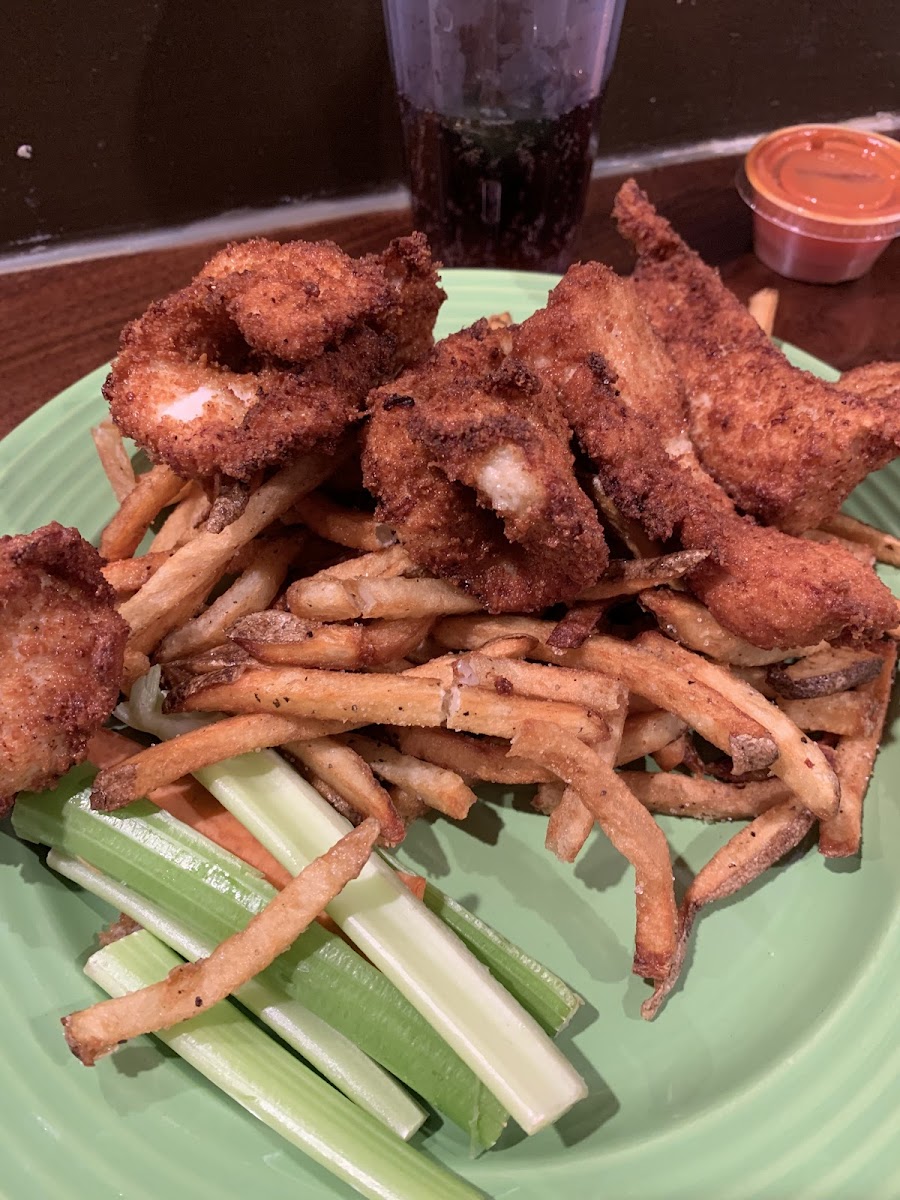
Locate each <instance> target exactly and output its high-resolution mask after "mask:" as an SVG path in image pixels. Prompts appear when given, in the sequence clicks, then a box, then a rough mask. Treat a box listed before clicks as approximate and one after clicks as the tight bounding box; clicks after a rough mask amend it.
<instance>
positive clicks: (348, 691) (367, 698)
mask: <svg viewBox="0 0 900 1200" xmlns="http://www.w3.org/2000/svg"><path fill="white" fill-rule="evenodd" d="M222 675H224V676H225V678H220V677H218V676H216V675H205V676H199V677H198V678H197V679H196V680H194V681H193V683H192V684H188V685H187V686H185V687H182V688H174V689H173V690H172V691H171V692H169V694H168V697H167V699H166V708H167V711H169V712H234V713H239V712H249V713H252V712H273V711H275V712H280V715H281V716H293V717H315V718H318V719H321V720H323V721H343V722H345V723H346V724H347V725H352V726H359V725H440V724H442V723H443V720H444V701H445V693H444V688H443V687H442V686H441V684H440V683H439V682H438V681H437V680H435V679H428V678H426V679H418V678H410V677H409V676H407V675H366V674H351V673H349V672H346V671H321V670H315V669H310V670H304V669H302V668H299V667H258V668H250V669H248V670H244V671H242V672H241V673H239V674H238V675H237V677H236V678H230V675H231V673H230V672H223V673H222Z"/></svg>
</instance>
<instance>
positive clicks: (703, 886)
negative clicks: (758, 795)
mask: <svg viewBox="0 0 900 1200" xmlns="http://www.w3.org/2000/svg"><path fill="white" fill-rule="evenodd" d="M814 821H815V817H814V816H813V814H812V813H811V812H809V810H808V809H806V808H804V806H803V805H802V804H800V803H799V802H798V801H797V800H796V799H793V798H792V799H790V800H783V801H781V802H780V803H779V804H775V805H773V807H771V808H768V809H766V810H765V811H764V812H762V813H760V815H759V816H758V817H756V818H755V819H754V820H753V821H751V823H750V824H749V825H747V826H746V827H745V828H744V829H742V830H741V831H740V832H739V833H736V834H735V835H734V837H733V838H731V840H730V841H728V842H726V844H725V845H724V846H723V847H722V849H721V850H719V851H717V853H716V854H714V855H713V857H712V858H711V859H710V860H709V862H708V863H707V864H706V866H704V867H702V868H701V869H700V871H698V873H697V874H696V875H695V876H694V879H693V881H692V882H691V884H690V886H689V888H688V890H687V892H686V893H685V896H684V899H683V900H682V902H681V909H680V913H679V935H678V948H677V951H676V954H675V957H674V959H673V962H672V965H671V968H670V970H669V972H668V974H667V975H666V977H665V978H664V979H661V980H660V981H659V982H658V983H657V985H656V987H655V989H654V992H653V995H652V996H651V997H650V998H649V999H647V1000H645V1001H644V1003H643V1004H642V1005H641V1016H642V1017H643V1018H644V1019H645V1020H647V1021H652V1020H653V1018H654V1017H655V1016H656V1014H657V1013H658V1012H659V1010H660V1008H661V1007H662V1004H663V1002H664V1001H665V999H666V997H667V996H668V995H669V993H670V992H671V990H672V988H673V987H674V986H675V984H676V983H677V982H678V977H679V975H680V974H681V969H682V967H683V966H684V957H685V952H686V950H687V943H688V939H689V937H690V935H691V930H692V929H693V926H694V922H695V921H696V919H697V915H698V914H699V913H700V911H701V909H703V908H705V907H706V906H707V905H708V904H712V903H713V902H714V901H715V900H723V899H725V897H726V896H731V895H733V894H734V893H735V892H737V891H740V889H741V888H743V887H746V886H747V884H748V883H752V882H753V880H754V879H758V878H759V876H760V875H762V874H763V872H764V871H767V870H768V869H769V867H771V866H774V864H775V863H777V862H778V861H779V859H782V858H784V856H785V855H786V854H788V853H790V851H791V850H793V849H794V848H795V847H796V846H798V845H799V843H800V842H801V841H802V840H803V838H804V837H806V835H807V833H809V831H810V829H811V828H812V825H813V822H814Z"/></svg>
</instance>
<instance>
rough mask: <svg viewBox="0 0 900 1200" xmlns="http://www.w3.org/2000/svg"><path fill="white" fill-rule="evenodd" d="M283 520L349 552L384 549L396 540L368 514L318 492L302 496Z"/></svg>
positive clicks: (388, 530) (385, 527) (386, 528)
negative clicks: (296, 523) (303, 526)
mask: <svg viewBox="0 0 900 1200" xmlns="http://www.w3.org/2000/svg"><path fill="white" fill-rule="evenodd" d="M282 520H283V521H285V523H289V524H293V523H294V522H300V523H302V524H303V525H305V526H306V527H307V529H311V530H312V532H313V533H315V534H318V536H319V537H321V538H325V540H326V541H329V542H335V543H336V544H337V545H338V546H347V547H348V548H349V549H351V550H366V551H372V550H383V549H385V547H386V546H391V545H393V544H394V543H395V542H396V540H397V538H396V536H395V535H394V533H393V531H392V530H390V529H388V527H387V526H386V525H380V524H379V523H378V522H377V521H376V520H375V518H374V517H373V516H372V515H371V514H370V513H364V512H358V511H354V510H353V509H349V508H345V507H344V506H343V505H342V504H338V503H336V502H335V501H334V500H331V499H329V497H328V496H324V495H323V494H322V493H321V492H310V493H309V495H308V496H304V497H303V499H302V500H301V501H300V502H299V503H297V504H295V505H294V506H293V507H292V508H291V509H289V510H288V512H286V513H285V515H284V517H283V518H282Z"/></svg>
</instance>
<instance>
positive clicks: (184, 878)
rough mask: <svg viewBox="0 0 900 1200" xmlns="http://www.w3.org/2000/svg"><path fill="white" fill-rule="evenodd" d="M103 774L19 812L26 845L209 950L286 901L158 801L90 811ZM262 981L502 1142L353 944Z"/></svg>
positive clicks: (314, 933) (308, 955)
mask: <svg viewBox="0 0 900 1200" xmlns="http://www.w3.org/2000/svg"><path fill="white" fill-rule="evenodd" d="M95 773H96V772H95V771H94V768H93V767H90V766H88V765H86V764H85V765H82V766H80V767H76V768H74V769H73V770H72V771H70V772H69V774H68V775H66V776H65V777H64V778H63V779H62V780H60V782H59V783H58V784H57V785H56V787H55V788H54V789H53V791H51V792H44V793H42V794H41V795H27V794H23V795H20V796H19V798H18V800H17V802H16V807H15V809H14V810H13V828H14V829H15V831H16V834H17V835H18V836H19V837H20V838H22V839H23V840H24V841H29V842H38V843H40V844H42V845H45V846H55V847H57V848H58V849H60V850H62V851H64V852H65V853H66V854H69V855H72V856H74V857H77V858H81V859H83V860H84V861H86V862H88V863H90V864H91V866H93V867H96V868H97V869H98V870H100V871H102V872H104V874H106V875H109V876H111V877H112V878H113V879H115V880H116V881H118V882H120V883H123V884H125V885H126V886H127V887H129V888H131V889H132V890H134V891H135V892H137V893H138V894H139V895H140V896H142V897H144V898H145V899H147V900H150V901H152V902H153V903H154V904H155V905H158V906H159V907H160V908H162V909H163V910H164V911H165V912H167V913H168V914H169V915H170V916H173V917H176V918H177V919H178V920H179V921H182V922H184V924H185V926H186V928H187V929H188V931H189V932H190V933H191V934H192V935H193V936H195V937H200V938H202V939H203V940H204V941H207V942H212V943H218V942H221V941H223V940H224V939H225V938H226V937H228V936H230V935H231V934H232V933H234V932H235V931H236V930H238V929H243V928H244V926H245V925H246V924H247V922H248V921H249V919H250V918H251V917H252V916H253V915H254V914H255V913H257V912H259V911H260V910H261V909H262V908H264V907H265V905H266V904H268V902H269V901H270V900H271V899H272V897H273V896H274V895H275V889H274V888H273V887H272V886H271V884H269V883H268V882H267V881H266V880H265V879H263V878H262V877H261V876H260V875H259V873H258V872H257V871H255V870H254V869H253V868H251V867H247V865H246V864H245V863H244V862H242V860H241V859H238V858H235V856H234V855H232V854H229V853H228V852H227V851H225V850H221V849H220V848H219V847H218V846H216V845H215V843H214V842H211V841H210V840H209V838H207V837H205V836H204V835H203V834H201V833H198V832H197V831H196V830H194V829H191V828H190V827H189V826H187V825H185V824H183V823H182V822H181V821H178V820H176V819H175V818H174V817H172V816H170V815H169V814H168V813H166V812H164V811H162V810H161V809H158V808H156V807H155V806H154V805H152V804H150V803H149V802H147V801H143V800H142V801H138V802H137V803H135V804H130V805H128V807H127V808H123V809H120V810H119V811H118V812H114V813H101V812H96V811H95V810H94V809H92V808H91V805H90V786H91V782H92V780H93V777H94V775H95ZM263 976H264V977H265V979H266V980H267V981H268V982H270V983H272V984H273V985H274V986H277V987H278V988H279V989H281V990H282V991H284V992H285V993H286V994H287V995H288V996H290V997H291V998H292V999H296V1000H299V1001H300V1002H301V1003H302V1004H304V1005H305V1006H306V1007H307V1008H308V1009H310V1010H311V1011H312V1012H314V1013H315V1014H316V1015H317V1016H319V1017H321V1018H322V1019H323V1020H325V1021H327V1022H328V1024H329V1025H331V1026H332V1027H333V1028H335V1029H337V1030H338V1031H339V1032H340V1033H343V1034H344V1036H345V1037H347V1038H349V1039H350V1040H351V1041H352V1042H354V1043H355V1044H356V1045H357V1046H359V1048H360V1049H361V1050H362V1051H364V1052H365V1053H366V1054H368V1055H369V1057H370V1058H372V1059H374V1060H375V1061H376V1062H378V1063H380V1064H381V1066H383V1067H384V1068H385V1069H386V1070H388V1071H390V1072H391V1074H393V1075H395V1076H397V1078H398V1079H400V1080H402V1082H403V1083H405V1084H406V1085H407V1086H408V1087H410V1088H411V1089H412V1090H413V1091H414V1092H416V1093H417V1094H418V1095H419V1096H421V1097H422V1098H423V1099H424V1100H425V1101H427V1103H429V1104H430V1105H431V1106H432V1107H433V1108H435V1109H437V1111H438V1112H440V1113H443V1114H444V1115H445V1116H447V1117H448V1118H449V1119H450V1120H451V1121H454V1122H455V1123H456V1124H457V1125H459V1126H460V1127H461V1128H462V1129H464V1130H466V1132H467V1133H468V1134H469V1136H470V1137H471V1139H472V1142H473V1145H474V1146H476V1147H477V1148H480V1149H486V1148H487V1147H489V1146H492V1145H493V1144H494V1142H496V1140H497V1138H498V1137H499V1136H500V1134H501V1133H502V1132H503V1129H504V1127H505V1125H506V1122H507V1113H506V1111H505V1110H504V1108H503V1107H502V1105H501V1104H500V1103H499V1102H498V1101H497V1100H496V1099H495V1098H494V1097H493V1096H492V1095H491V1094H490V1093H489V1092H487V1091H486V1089H485V1088H484V1087H483V1085H482V1084H481V1083H480V1082H479V1080H478V1079H477V1078H476V1077H475V1075H474V1074H473V1073H472V1072H471V1071H470V1070H469V1068H468V1067H467V1066H466V1065H465V1063H463V1062H462V1060H461V1059H460V1058H459V1056H458V1055H457V1054H455V1053H454V1051H453V1050H452V1049H451V1048H450V1047H449V1046H448V1045H447V1044H446V1043H445V1042H444V1041H443V1040H442V1038H441V1037H440V1036H439V1035H438V1034H437V1033H436V1032H435V1031H434V1030H433V1029H432V1028H431V1026H430V1025H429V1024H428V1022H427V1021H425V1020H424V1018H423V1017H421V1016H420V1015H419V1013H418V1012H416V1010H415V1009H414V1008H413V1007H412V1005H411V1004H410V1003H409V1002H408V1001H407V1000H405V999H404V997H403V996H402V995H401V994H400V993H399V992H398V990H397V989H396V988H395V987H394V985H393V984H392V983H391V982H390V980H388V979H386V978H385V976H384V975H383V974H382V973H381V972H380V971H378V970H377V969H376V968H375V967H373V966H372V965H371V964H370V963H368V962H366V961H365V959H363V958H362V957H361V956H360V955H359V954H358V953H357V952H356V951H355V950H354V949H353V948H352V947H351V946H348V945H347V943H346V942H345V941H344V940H343V938H341V937H339V936H337V935H336V934H334V933H331V932H329V931H328V930H326V929H323V927H322V926H321V925H319V924H318V923H316V924H313V925H311V926H310V927H309V928H308V929H307V930H306V932H305V933H303V934H301V936H300V937H299V938H298V939H297V941H296V942H295V943H294V945H293V946H292V947H291V949H290V950H288V951H286V952H285V953H284V954H283V955H281V956H280V957H279V958H277V959H276V960H275V962H274V963H273V964H272V965H271V966H270V967H268V968H267V969H266V971H265V972H264V973H263ZM263 976H260V977H259V978H263Z"/></svg>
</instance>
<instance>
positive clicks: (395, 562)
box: [311, 546, 413, 579]
mask: <svg viewBox="0 0 900 1200" xmlns="http://www.w3.org/2000/svg"><path fill="white" fill-rule="evenodd" d="M412 569H413V561H412V559H411V558H410V557H409V555H408V554H407V552H406V551H405V550H404V549H403V547H402V546H387V547H385V548H384V549H383V550H375V551H373V552H372V553H371V554H359V555H357V556H356V558H348V559H345V560H344V562H340V563H335V564H334V566H331V567H325V568H324V570H322V571H319V573H318V575H313V576H311V578H313V579H396V578H397V576H398V575H405V574H406V573H407V572H408V571H411V570H412Z"/></svg>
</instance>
